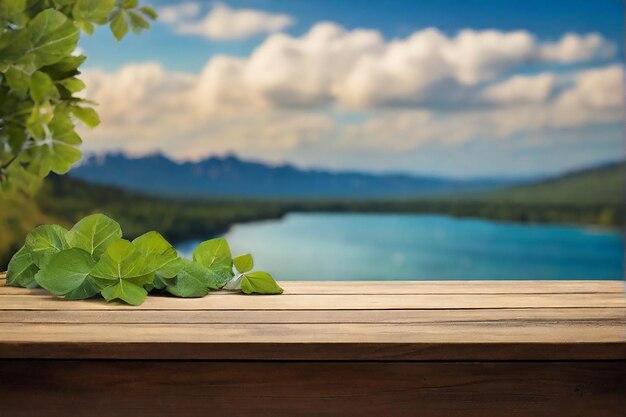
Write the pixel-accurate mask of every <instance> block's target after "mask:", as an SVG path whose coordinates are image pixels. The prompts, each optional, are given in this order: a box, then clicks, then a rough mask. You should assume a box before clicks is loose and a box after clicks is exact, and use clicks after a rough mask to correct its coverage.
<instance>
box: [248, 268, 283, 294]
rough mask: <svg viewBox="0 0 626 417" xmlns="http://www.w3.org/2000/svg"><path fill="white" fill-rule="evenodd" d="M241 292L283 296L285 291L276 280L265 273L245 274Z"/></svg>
mask: <svg viewBox="0 0 626 417" xmlns="http://www.w3.org/2000/svg"><path fill="white" fill-rule="evenodd" d="M241 291H243V292H244V293H246V294H282V293H283V289H282V288H280V286H279V285H278V284H277V283H276V281H274V278H273V277H272V276H271V275H270V274H268V273H267V272H263V271H255V272H248V273H247V274H243V280H242V281H241Z"/></svg>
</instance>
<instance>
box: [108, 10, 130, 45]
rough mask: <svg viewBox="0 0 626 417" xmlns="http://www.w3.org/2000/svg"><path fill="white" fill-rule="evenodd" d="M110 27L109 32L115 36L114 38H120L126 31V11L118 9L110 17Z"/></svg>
mask: <svg viewBox="0 0 626 417" xmlns="http://www.w3.org/2000/svg"><path fill="white" fill-rule="evenodd" d="M109 26H110V28H111V33H113V36H115V39H117V40H118V41H120V40H122V38H123V37H124V36H126V34H127V33H128V22H127V21H126V12H124V11H123V10H120V11H118V12H117V13H115V16H113V19H111V23H110V24H109Z"/></svg>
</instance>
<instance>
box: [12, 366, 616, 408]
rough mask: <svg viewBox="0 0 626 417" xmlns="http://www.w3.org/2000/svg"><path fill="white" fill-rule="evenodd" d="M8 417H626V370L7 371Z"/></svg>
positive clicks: (193, 368)
mask: <svg viewBox="0 0 626 417" xmlns="http://www.w3.org/2000/svg"><path fill="white" fill-rule="evenodd" d="M0 396H1V397H0V404H1V405H2V409H1V411H0V414H2V415H3V416H4V415H6V416H7V417H41V416H46V417H67V416H68V415H72V416H76V417H82V416H89V417H127V416H134V417H170V416H185V417H206V416H216V417H220V416H237V417H252V416H254V417H283V416H285V417H293V416H298V417H336V416H341V417H364V416H376V417H380V416H385V417H400V416H402V417H404V416H425V417H555V416H567V417H622V416H623V412H624V409H625V408H626V362H605V361H603V362H579V363H576V364H575V366H572V364H570V363H563V362H556V363H553V362H500V363H463V362H460V363H459V362H456V363H450V362H442V363H421V362H414V363H407V362H400V363H397V362H396V363H392V362H374V363H372V362H322V363H320V362H202V361H200V362H198V361H193V362H189V361H160V362H159V361H41V360H39V361H28V360H23V361H6V360H5V361H0Z"/></svg>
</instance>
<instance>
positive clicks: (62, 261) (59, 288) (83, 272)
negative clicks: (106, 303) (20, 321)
mask: <svg viewBox="0 0 626 417" xmlns="http://www.w3.org/2000/svg"><path fill="white" fill-rule="evenodd" d="M95 265H96V261H94V260H93V258H92V257H91V254H89V253H87V252H86V251H84V250H82V249H78V248H72V249H65V250H62V251H60V252H58V253H56V254H54V255H53V256H51V257H50V260H49V261H48V263H47V264H46V265H45V267H44V268H42V269H41V270H40V271H39V272H38V273H37V275H36V277H35V279H36V280H37V283H38V284H39V285H40V286H41V287H43V288H45V289H46V290H48V291H50V292H51V293H52V294H54V295H65V294H68V293H71V292H74V296H72V297H71V298H77V297H76V295H78V294H79V293H80V294H82V295H83V296H82V297H81V298H89V297H93V296H94V295H96V294H97V293H99V292H100V288H97V287H96V286H95V285H94V283H95V281H93V279H90V276H89V273H90V272H91V270H92V269H93V267H94V266H95ZM76 290H78V291H76Z"/></svg>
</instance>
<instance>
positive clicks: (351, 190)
mask: <svg viewBox="0 0 626 417" xmlns="http://www.w3.org/2000/svg"><path fill="white" fill-rule="evenodd" d="M70 176H72V177H75V178H80V179H83V180H86V181H89V182H92V183H98V184H106V185H116V186H119V187H122V188H125V189H129V190H136V191H141V192H144V193H150V194H159V195H170V196H173V195H177V196H205V197H206V196H209V197H266V198H267V197H269V198H373V197H416V196H429V195H430V196H432V195H441V194H446V193H457V192H461V193H464V192H477V191H486V190H494V189H497V188H502V187H504V186H509V185H511V184H513V183H514V181H511V180H492V179H477V180H467V181H465V180H456V179H448V178H439V177H434V176H432V177H431V176H411V175H374V174H365V173H358V172H330V171H323V170H303V169H299V168H296V167H293V166H291V165H281V166H270V165H266V164H262V163H257V162H249V161H242V160H240V159H238V158H236V157H234V156H227V157H223V158H221V157H211V158H207V159H205V160H202V161H199V162H184V163H178V162H175V161H172V160H170V159H168V158H166V157H164V156H162V155H152V156H146V157H141V158H129V157H127V156H125V155H123V154H108V155H105V156H100V157H95V156H91V157H88V158H86V159H85V160H84V162H83V163H82V164H81V165H80V166H78V167H76V168H74V169H73V170H72V171H71V172H70Z"/></svg>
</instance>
